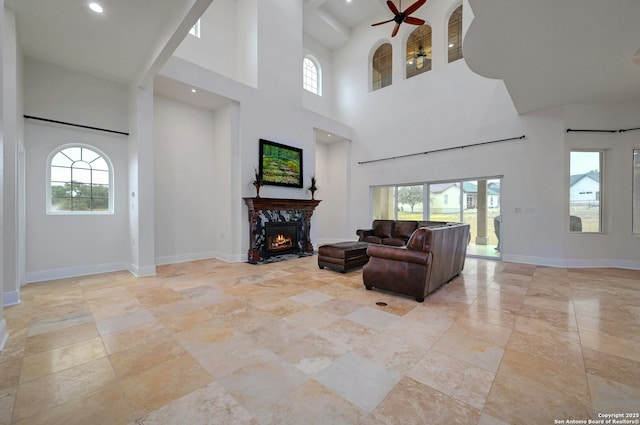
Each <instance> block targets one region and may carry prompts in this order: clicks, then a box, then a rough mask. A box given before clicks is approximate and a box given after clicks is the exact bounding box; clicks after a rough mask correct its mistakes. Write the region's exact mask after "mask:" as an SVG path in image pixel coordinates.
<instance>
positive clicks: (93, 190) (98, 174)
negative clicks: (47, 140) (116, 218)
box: [47, 145, 113, 214]
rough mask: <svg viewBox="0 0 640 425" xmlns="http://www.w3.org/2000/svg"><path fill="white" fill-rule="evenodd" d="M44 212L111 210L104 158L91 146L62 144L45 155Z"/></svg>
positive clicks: (106, 163) (109, 170)
mask: <svg viewBox="0 0 640 425" xmlns="http://www.w3.org/2000/svg"><path fill="white" fill-rule="evenodd" d="M48 171H49V172H48V182H49V186H48V191H47V195H48V202H47V208H48V210H47V212H48V213H52V214H56V213H106V212H107V213H108V212H113V205H112V202H111V199H112V198H113V197H112V187H113V185H112V174H111V167H110V166H109V161H108V159H107V158H106V157H105V156H104V155H103V154H102V153H99V152H97V150H96V149H95V148H92V147H87V146H82V145H73V146H69V145H68V146H64V147H62V148H61V149H59V150H57V151H55V152H53V153H52V154H51V155H50V156H49V167H48Z"/></svg>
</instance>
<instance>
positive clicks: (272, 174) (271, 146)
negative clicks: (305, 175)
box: [259, 139, 302, 187]
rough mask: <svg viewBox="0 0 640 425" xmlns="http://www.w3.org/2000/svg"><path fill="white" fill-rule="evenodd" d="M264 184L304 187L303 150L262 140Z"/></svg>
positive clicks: (261, 164)
mask: <svg viewBox="0 0 640 425" xmlns="http://www.w3.org/2000/svg"><path fill="white" fill-rule="evenodd" d="M259 168H260V169H259V172H260V177H261V178H262V184H265V185H274V186H289V187H302V149H300V148H295V147H293V146H287V145H283V144H280V143H276V142H271V141H269V140H265V139H260V165H259Z"/></svg>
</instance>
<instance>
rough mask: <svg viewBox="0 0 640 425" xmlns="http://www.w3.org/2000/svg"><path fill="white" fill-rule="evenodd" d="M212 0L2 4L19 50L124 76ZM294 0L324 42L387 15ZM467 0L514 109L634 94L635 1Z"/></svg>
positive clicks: (376, 1)
mask: <svg viewBox="0 0 640 425" xmlns="http://www.w3.org/2000/svg"><path fill="white" fill-rule="evenodd" d="M211 1H212V0H135V1H134V0H108V1H104V7H105V13H104V14H103V15H95V14H94V13H93V12H91V11H90V10H89V9H88V8H87V2H88V0H5V6H6V7H8V8H10V9H13V10H14V11H15V12H16V18H17V28H18V37H19V40H20V44H21V47H22V50H23V52H24V54H25V55H26V56H30V57H34V58H37V59H41V60H45V61H48V62H52V63H55V64H58V65H61V66H65V67H68V68H72V69H77V70H80V71H84V72H87V73H90V74H93V75H97V76H101V77H104V78H108V79H111V80H115V81H121V82H124V83H131V82H137V81H136V78H139V76H140V73H141V72H148V70H149V69H151V70H153V67H151V66H150V60H155V57H154V55H155V56H157V57H161V55H160V56H159V55H158V49H159V48H163V47H165V46H164V45H160V46H159V44H163V43H164V44H167V43H169V47H168V48H166V49H165V50H166V52H168V53H170V52H171V51H172V49H171V47H172V45H173V44H176V43H179V41H180V40H181V38H180V37H184V34H186V31H188V28H189V27H190V25H192V23H191V22H195V19H197V16H195V17H194V16H193V14H194V13H195V12H197V10H196V9H198V8H197V7H196V6H194V4H199V9H200V10H201V12H200V13H202V11H204V10H205V9H206V7H207V6H208V4H209V3H210V2H211ZM301 1H303V2H304V3H303V29H304V32H305V34H306V35H307V36H309V37H312V38H313V39H315V40H316V41H317V42H319V43H321V44H322V45H324V46H325V47H326V48H327V49H329V50H333V49H336V48H338V47H340V46H342V45H344V44H345V43H346V42H347V41H348V39H349V36H350V33H351V31H352V30H353V28H354V27H356V26H359V25H370V23H372V22H376V21H378V20H382V19H386V18H391V16H390V12H389V9H388V7H387V5H386V2H385V1H384V0H351V2H348V1H347V0H301ZM469 2H470V5H471V8H472V9H473V14H474V15H475V20H474V22H472V24H471V27H470V28H469V31H468V33H467V38H466V39H465V42H464V43H465V44H464V55H465V59H466V61H467V63H468V64H469V65H470V67H471V68H472V69H473V70H474V71H476V72H477V73H479V74H481V75H484V76H487V77H490V78H499V79H503V80H504V81H505V84H506V85H507V88H508V89H509V92H510V94H511V95H512V97H513V99H514V104H515V105H516V108H517V109H518V111H519V112H521V113H522V112H527V111H531V110H535V109H540V108H545V107H549V106H554V105H562V104H566V103H576V102H590V103H594V102H595V103H600V102H620V101H622V102H624V101H627V100H637V99H640V67H639V66H638V65H637V64H636V63H634V60H635V61H636V62H638V63H640V51H639V50H640V23H639V22H638V20H639V18H640V1H639V0H615V1H614V2H606V1H602V0H562V1H557V0H536V1H531V0H509V1H508V2H505V1H504V0H469ZM405 3H406V4H405ZM411 3H412V1H411V0H408V1H406V2H403V4H402V9H406V8H407V7H408V6H409V5H410V4H411ZM396 5H398V2H396ZM194 11H195V12H194ZM181 34H182V35H181ZM172 37H173V38H172ZM158 62H160V61H158ZM164 83H165V82H163V81H162V82H160V85H161V86H162V87H161V89H162V90H165V91H167V93H168V90H169V88H167V87H166V85H165V84H164ZM215 100H216V99H214V101H215Z"/></svg>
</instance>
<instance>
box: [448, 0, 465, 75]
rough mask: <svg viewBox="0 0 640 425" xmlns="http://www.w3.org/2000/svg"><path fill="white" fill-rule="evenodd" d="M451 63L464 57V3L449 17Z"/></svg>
mask: <svg viewBox="0 0 640 425" xmlns="http://www.w3.org/2000/svg"><path fill="white" fill-rule="evenodd" d="M447 42H448V43H449V46H448V51H449V63H451V62H453V61H456V60H458V59H461V58H462V5H460V6H458V8H457V9H456V10H454V11H453V13H452V14H451V16H450V17H449V26H448V41H447Z"/></svg>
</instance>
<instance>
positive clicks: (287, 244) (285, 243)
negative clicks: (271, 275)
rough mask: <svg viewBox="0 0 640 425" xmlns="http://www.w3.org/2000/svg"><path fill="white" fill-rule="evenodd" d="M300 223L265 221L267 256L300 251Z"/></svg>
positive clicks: (265, 249)
mask: <svg viewBox="0 0 640 425" xmlns="http://www.w3.org/2000/svg"><path fill="white" fill-rule="evenodd" d="M298 251H299V249H298V223H297V222H295V221H291V222H283V223H281V222H267V223H265V245H264V256H265V258H269V257H273V256H274V255H282V254H289V253H292V252H298Z"/></svg>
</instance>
